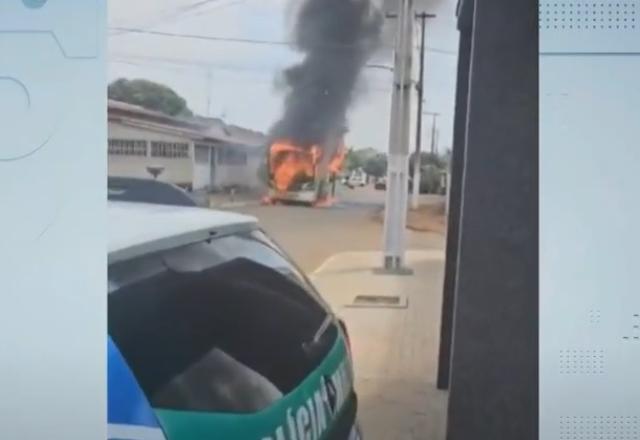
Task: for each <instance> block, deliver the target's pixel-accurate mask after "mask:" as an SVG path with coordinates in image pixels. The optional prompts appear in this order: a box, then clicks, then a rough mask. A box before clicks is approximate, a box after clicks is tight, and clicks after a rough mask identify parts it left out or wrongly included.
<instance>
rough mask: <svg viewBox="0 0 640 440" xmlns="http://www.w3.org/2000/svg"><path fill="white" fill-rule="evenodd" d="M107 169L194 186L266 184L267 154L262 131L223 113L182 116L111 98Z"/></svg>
mask: <svg viewBox="0 0 640 440" xmlns="http://www.w3.org/2000/svg"><path fill="white" fill-rule="evenodd" d="M108 118H109V121H108V122H109V175H110V176H120V177H150V174H149V172H148V170H147V167H162V168H163V171H162V173H161V174H160V176H159V177H158V180H162V181H166V182H170V183H173V184H176V185H179V186H182V187H184V188H188V189H191V190H194V191H198V190H217V189H222V188H226V187H230V186H237V187H241V188H247V189H255V188H259V187H262V185H263V183H262V182H261V180H260V177H259V170H260V167H261V165H262V163H263V161H264V159H265V157H266V156H265V154H266V153H265V142H266V141H265V137H264V135H262V134H261V133H257V132H253V131H251V130H247V129H243V128H241V127H236V126H228V125H226V124H224V122H222V121H221V120H219V119H204V118H194V119H190V120H184V119H179V118H174V117H171V116H167V115H165V114H163V113H160V112H156V111H151V110H147V109H144V108H142V107H139V106H136V105H131V104H127V103H123V102H119V101H113V100H110V101H109V108H108Z"/></svg>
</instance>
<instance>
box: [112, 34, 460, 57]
mask: <svg viewBox="0 0 640 440" xmlns="http://www.w3.org/2000/svg"><path fill="white" fill-rule="evenodd" d="M109 29H113V30H116V31H122V32H127V33H133V34H143V35H153V36H158V37H169V38H184V39H192V40H202V41H218V42H225V43H246V44H259V45H267V46H288V47H292V46H294V45H295V43H294V42H292V41H278V40H261V39H255V38H237V37H221V36H215V35H201V34H187V33H180V32H168V31H154V30H150V29H142V28H131V27H110V28H109ZM321 46H327V47H331V46H334V47H342V48H350V47H357V46H358V44H341V43H324V44H321ZM425 50H426V51H427V52H435V53H441V54H445V55H457V52H456V51H450V50H445V49H436V48H432V47H426V48H425Z"/></svg>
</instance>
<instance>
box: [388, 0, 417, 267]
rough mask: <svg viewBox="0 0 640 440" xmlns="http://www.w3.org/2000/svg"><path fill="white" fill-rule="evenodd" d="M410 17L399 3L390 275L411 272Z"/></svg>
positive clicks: (408, 0) (406, 4) (404, 1)
mask: <svg viewBox="0 0 640 440" xmlns="http://www.w3.org/2000/svg"><path fill="white" fill-rule="evenodd" d="M412 18H413V0H399V2H398V14H397V20H398V30H397V33H396V41H395V54H394V58H395V60H394V88H393V97H392V104H391V121H390V127H389V158H388V167H387V194H386V204H385V215H384V237H383V246H384V250H383V254H384V261H383V265H384V271H386V272H393V273H411V271H410V270H408V269H407V268H406V267H405V265H404V263H405V261H404V258H405V231H406V223H407V196H408V194H407V192H408V189H409V188H408V185H407V183H408V179H407V177H408V176H407V171H408V157H409V127H410V125H409V123H410V118H409V111H410V109H411V61H412V51H413V50H412V49H413V48H412V37H413V32H412V22H413V20H412Z"/></svg>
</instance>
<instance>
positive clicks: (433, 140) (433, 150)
mask: <svg viewBox="0 0 640 440" xmlns="http://www.w3.org/2000/svg"><path fill="white" fill-rule="evenodd" d="M424 114H425V115H430V116H433V122H432V123H431V154H436V153H437V152H438V149H437V146H436V131H437V128H436V119H437V118H438V116H440V113H437V112H424Z"/></svg>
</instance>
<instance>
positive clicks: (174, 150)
mask: <svg viewBox="0 0 640 440" xmlns="http://www.w3.org/2000/svg"><path fill="white" fill-rule="evenodd" d="M151 156H153V157H168V158H171V159H174V158H185V157H189V144H187V143H183V142H155V141H154V142H151Z"/></svg>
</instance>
